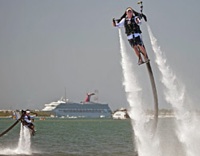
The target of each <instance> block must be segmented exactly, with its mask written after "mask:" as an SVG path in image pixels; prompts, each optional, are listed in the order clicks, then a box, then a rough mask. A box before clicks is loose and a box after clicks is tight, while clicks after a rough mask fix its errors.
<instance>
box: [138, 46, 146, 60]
mask: <svg viewBox="0 0 200 156" xmlns="http://www.w3.org/2000/svg"><path fill="white" fill-rule="evenodd" d="M138 47H139V48H140V51H141V53H142V54H143V55H144V60H145V61H148V60H149V59H148V55H147V52H146V49H145V47H144V46H143V45H138Z"/></svg>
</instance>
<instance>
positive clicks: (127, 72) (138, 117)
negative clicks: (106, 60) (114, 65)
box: [119, 29, 159, 156]
mask: <svg viewBox="0 0 200 156" xmlns="http://www.w3.org/2000/svg"><path fill="white" fill-rule="evenodd" d="M119 40H120V53H121V66H122V72H123V78H124V80H123V86H124V89H125V92H126V96H127V101H128V103H129V105H130V108H131V110H130V112H129V115H130V117H131V119H132V120H131V121H132V126H133V130H134V133H135V138H136V146H137V151H138V155H139V156H157V155H159V149H158V140H156V139H155V138H154V140H153V138H152V134H151V128H150V127H149V126H148V123H149V120H150V119H149V117H148V116H147V114H146V113H145V109H144V108H143V105H142V96H141V93H142V89H141V87H140V85H139V82H138V80H137V78H136V73H134V69H133V65H132V61H131V60H130V57H129V56H128V54H127V52H126V47H125V43H124V41H123V38H122V32H121V30H120V29H119Z"/></svg>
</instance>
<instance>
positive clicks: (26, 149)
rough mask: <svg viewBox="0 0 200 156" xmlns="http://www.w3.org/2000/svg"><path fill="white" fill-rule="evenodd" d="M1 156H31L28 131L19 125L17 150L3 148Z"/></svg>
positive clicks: (0, 151)
mask: <svg viewBox="0 0 200 156" xmlns="http://www.w3.org/2000/svg"><path fill="white" fill-rule="evenodd" d="M0 154H3V155H9V156H10V155H21V154H23V155H31V154H32V151H31V135H30V132H29V129H28V128H26V127H24V126H23V125H22V124H21V129H20V137H19V141H18V146H17V148H14V149H12V148H5V149H1V150H0Z"/></svg>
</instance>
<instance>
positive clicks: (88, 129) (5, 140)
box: [0, 118, 186, 156]
mask: <svg viewBox="0 0 200 156" xmlns="http://www.w3.org/2000/svg"><path fill="white" fill-rule="evenodd" d="M175 121H176V122H177V120H176V119H175V118H160V119H159V122H158V128H157V133H156V137H158V138H159V140H160V142H159V149H158V150H159V151H160V152H161V153H160V155H161V156H186V154H185V152H184V151H185V149H184V148H185V147H184V146H183V145H182V143H180V142H179V140H178V138H177V136H176V124H175ZM13 122H14V120H12V119H0V131H1V132H2V131H3V130H5V129H6V128H7V127H8V126H9V125H11V124H12V123H13ZM35 125H36V129H37V132H36V135H35V136H34V137H32V138H31V139H30V142H31V145H30V147H24V149H22V148H23V147H22V145H20V144H19V139H20V134H21V131H20V130H21V127H20V124H18V125H17V126H16V127H14V128H13V129H12V130H11V131H10V132H9V133H8V134H6V135H5V136H3V137H1V138H0V155H9V156H10V155H14V156H15V155H16V156H25V155H31V156H43V155H45V156H136V155H137V152H136V145H135V144H134V140H135V139H137V138H134V132H133V130H132V129H133V128H132V125H131V120H130V119H128V120H113V119H46V120H45V121H40V120H37V119H36V120H35ZM23 146H26V145H23ZM27 148H30V149H27ZM27 151H29V152H28V153H27ZM149 156H151V155H149Z"/></svg>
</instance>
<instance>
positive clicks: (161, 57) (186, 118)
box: [147, 25, 200, 156]
mask: <svg viewBox="0 0 200 156" xmlns="http://www.w3.org/2000/svg"><path fill="white" fill-rule="evenodd" d="M147 28H148V33H149V36H150V40H151V44H152V48H153V51H154V54H155V56H156V64H157V65H158V68H159V70H160V72H161V77H162V79H161V81H162V83H163V85H164V86H165V91H164V93H165V99H166V101H167V102H168V103H169V104H171V105H172V107H173V109H174V111H175V117H176V128H175V131H176V134H177V136H178V139H179V141H180V142H181V143H182V144H183V147H184V149H183V150H184V153H185V154H186V155H187V156H199V154H200V148H199V147H200V131H199V130H200V127H199V119H198V118H197V115H196V114H195V112H194V110H193V109H192V102H191V101H189V100H188V97H187V92H186V89H185V86H184V85H183V84H182V83H181V82H180V80H179V79H178V78H177V76H176V74H175V73H174V72H173V70H172V69H171V68H170V66H169V65H168V63H167V59H166V58H165V54H164V53H163V52H162V51H161V48H160V46H158V44H157V40H156V38H155V37H154V35H153V33H152V31H151V29H150V26H149V25H147Z"/></svg>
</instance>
